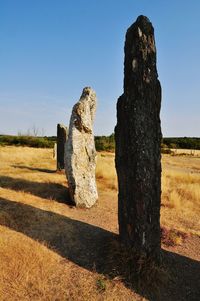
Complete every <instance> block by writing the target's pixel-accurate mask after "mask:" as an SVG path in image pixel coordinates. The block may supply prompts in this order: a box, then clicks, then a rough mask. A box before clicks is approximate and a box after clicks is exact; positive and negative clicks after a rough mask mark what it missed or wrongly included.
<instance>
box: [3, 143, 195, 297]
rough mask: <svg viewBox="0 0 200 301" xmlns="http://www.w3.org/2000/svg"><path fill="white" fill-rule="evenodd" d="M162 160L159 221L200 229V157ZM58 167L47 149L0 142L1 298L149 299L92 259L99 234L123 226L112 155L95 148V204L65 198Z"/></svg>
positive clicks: (189, 230)
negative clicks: (87, 206) (86, 206)
mask: <svg viewBox="0 0 200 301" xmlns="http://www.w3.org/2000/svg"><path fill="white" fill-rule="evenodd" d="M162 162H163V177H162V190H163V193H162V204H163V206H162V209H161V222H162V225H163V226H164V227H167V228H169V229H174V228H175V229H177V230H181V231H185V232H187V233H193V234H196V235H200V225H199V214H200V198H199V193H200V192H199V187H200V185H199V184H200V173H199V171H200V160H199V159H198V158H190V157H187V158H186V157H176V156H175V157H171V156H167V155H166V156H164V157H163V160H162ZM55 166H56V163H55V161H54V160H53V158H52V150H49V149H33V148H27V147H1V148H0V271H1V273H0V300H1V301H7V300H8V301H13V300H16V301H23V300H25V301H29V300H37V301H46V300H49V301H50V300H53V301H54V300H58V301H65V300H70V301H71V300H72V301H73V300H83V301H84V300H88V301H89V300H107V301H111V300H116V301H117V300H124V301H126V300H127V301H128V300H131V301H134V300H146V299H145V298H143V297H140V296H138V295H137V294H136V293H135V292H133V291H131V290H130V289H128V288H127V287H125V285H124V283H123V281H121V280H120V278H119V280H118V279H117V280H116V281H114V280H109V279H108V278H106V277H105V276H104V275H102V274H101V271H100V269H98V268H96V267H95V265H94V266H93V260H94V262H95V252H96V250H98V248H99V247H100V246H101V245H102V241H101V236H102V237H103V241H104V237H107V236H111V237H112V236H113V235H114V234H113V233H118V224H117V178H116V172H115V167H114V154H110V153H109V154H107V153H99V154H98V164H97V170H96V175H97V185H98V189H99V201H98V203H97V205H95V206H94V207H93V208H91V209H90V210H83V209H82V210H81V209H77V208H74V207H71V206H69V205H67V204H66V203H65V202H66V200H67V199H68V194H67V183H66V178H65V175H64V174H62V173H56V172H55ZM176 239H177V244H179V243H181V238H176ZM90 249H91V250H90ZM88 250H89V251H88ZM88 252H89V253H88ZM93 257H94V258H93ZM142 298H143V299H142Z"/></svg>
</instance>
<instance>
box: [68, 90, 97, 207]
mask: <svg viewBox="0 0 200 301" xmlns="http://www.w3.org/2000/svg"><path fill="white" fill-rule="evenodd" d="M95 111H96V94H95V92H94V91H93V90H92V89H91V88H88V87H86V88H84V89H83V92H82V95H81V98H80V100H79V101H78V102H77V103H76V104H75V105H74V107H73V110H72V115H71V119H70V125H69V134H68V140H67V143H66V150H65V170H66V175H67V179H68V185H69V190H70V195H71V199H72V201H74V202H75V204H76V205H77V206H79V207H87V208H90V207H91V206H92V205H94V204H95V202H96V201H97V199H98V194H97V188H96V179H95V168H96V150H95V143H94V134H93V122H94V116H95Z"/></svg>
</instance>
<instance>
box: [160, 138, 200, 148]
mask: <svg viewBox="0 0 200 301" xmlns="http://www.w3.org/2000/svg"><path fill="white" fill-rule="evenodd" d="M163 143H164V144H165V145H167V147H169V148H173V149H174V148H181V149H200V138H195V137H178V138H163Z"/></svg>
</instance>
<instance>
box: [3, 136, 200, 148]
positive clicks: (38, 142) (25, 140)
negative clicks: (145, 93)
mask: <svg viewBox="0 0 200 301" xmlns="http://www.w3.org/2000/svg"><path fill="white" fill-rule="evenodd" d="M56 140H57V138H56V136H49V137H48V136H44V137H38V136H37V137H36V136H28V135H27V136H26V135H17V136H11V135H0V145H15V146H30V147H38V148H53V146H54V143H56ZM95 146H96V150H97V151H110V152H113V151H114V150H115V137H114V134H111V135H110V136H95ZM161 149H162V151H163V152H165V151H167V150H170V149H196V150H200V138H197V137H172V138H163V139H162V144H161Z"/></svg>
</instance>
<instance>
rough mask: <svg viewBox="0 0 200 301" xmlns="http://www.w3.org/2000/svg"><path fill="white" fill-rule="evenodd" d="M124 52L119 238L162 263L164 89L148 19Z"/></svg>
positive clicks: (136, 27) (133, 31)
mask: <svg viewBox="0 0 200 301" xmlns="http://www.w3.org/2000/svg"><path fill="white" fill-rule="evenodd" d="M124 50H125V61H124V93H123V95H122V96H120V97H119V99H118V103H117V125H116V128H115V139H116V169H117V175H118V185H119V195H118V205H119V212H118V219H119V233H120V238H121V241H122V242H123V243H124V244H125V245H126V246H127V247H130V248H131V249H132V250H134V252H136V254H138V255H139V256H141V255H142V256H145V257H146V258H149V257H150V258H152V259H153V260H155V261H159V257H160V195H161V162H160V161H161V152H160V144H161V127H160V106H161V86H160V82H159V80H158V74H157V69H156V47H155V40H154V29H153V27H152V24H151V22H150V21H149V20H148V18H147V17H144V16H139V17H138V18H137V20H136V22H135V23H134V24H133V25H132V26H131V27H130V28H129V29H128V30H127V33H126V41H125V49H124Z"/></svg>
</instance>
